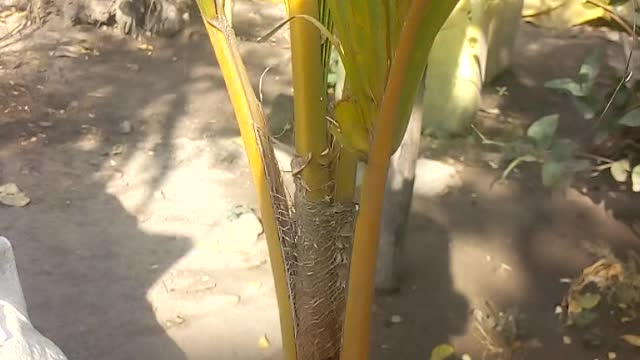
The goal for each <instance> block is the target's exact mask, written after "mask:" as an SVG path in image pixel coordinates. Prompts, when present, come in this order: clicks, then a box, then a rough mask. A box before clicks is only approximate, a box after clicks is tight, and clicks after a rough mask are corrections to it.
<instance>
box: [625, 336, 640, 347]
mask: <svg viewBox="0 0 640 360" xmlns="http://www.w3.org/2000/svg"><path fill="white" fill-rule="evenodd" d="M622 339H623V340H624V341H626V342H628V343H629V344H631V345H633V346H637V347H640V335H632V334H626V335H622Z"/></svg>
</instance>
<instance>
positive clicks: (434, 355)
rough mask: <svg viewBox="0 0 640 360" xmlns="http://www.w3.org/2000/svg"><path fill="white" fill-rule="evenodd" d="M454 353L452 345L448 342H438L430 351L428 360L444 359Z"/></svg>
mask: <svg viewBox="0 0 640 360" xmlns="http://www.w3.org/2000/svg"><path fill="white" fill-rule="evenodd" d="M454 353H455V350H454V349H453V346H451V345H449V344H440V345H438V346H436V347H435V348H434V349H433V350H432V351H431V357H430V360H446V359H448V358H450V357H451V356H452V355H453V354H454Z"/></svg>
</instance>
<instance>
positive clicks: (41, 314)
mask: <svg viewBox="0 0 640 360" xmlns="http://www.w3.org/2000/svg"><path fill="white" fill-rule="evenodd" d="M236 10H237V13H238V15H237V17H236V19H237V23H236V25H237V26H238V33H239V35H240V36H241V37H243V38H244V39H246V40H245V41H243V42H242V52H243V54H244V55H245V60H246V61H247V66H248V69H249V71H250V73H251V78H252V79H253V81H254V82H255V85H256V88H257V82H258V79H259V77H260V74H261V73H262V72H263V70H264V69H265V68H267V67H269V66H271V69H270V70H269V72H268V73H267V75H266V76H265V82H264V86H263V96H264V107H265V109H266V111H267V113H268V114H269V115H270V118H271V119H272V121H273V123H274V131H278V132H280V130H283V129H285V124H287V122H290V120H291V119H290V117H291V115H290V106H291V105H290V100H291V97H290V95H291V92H290V77H289V75H288V73H289V56H288V48H287V39H286V34H285V33H282V34H281V35H278V36H276V37H275V38H274V39H273V40H272V41H270V42H268V43H266V44H257V43H255V42H254V41H252V40H253V39H255V38H256V36H258V35H260V34H263V33H265V32H266V31H267V29H270V28H271V26H272V25H273V24H275V23H276V22H277V21H278V20H279V19H281V18H282V9H281V8H278V7H274V6H272V5H269V6H265V5H263V4H259V3H254V2H251V1H245V2H240V3H239V4H238V8H237V9H236ZM78 44H80V45H83V48H82V49H85V51H88V52H87V53H82V54H79V55H78V56H77V57H74V56H75V55H71V57H69V55H64V54H65V52H67V53H71V54H78V48H77V45H78ZM142 45H144V46H142ZM0 46H2V49H1V50H0V51H1V57H0V183H6V182H15V183H17V184H18V186H20V187H21V188H22V189H23V190H24V191H25V192H26V193H27V194H28V195H29V196H30V197H31V199H32V202H31V204H29V205H28V206H27V207H24V208H9V207H0V233H2V235H4V236H7V237H8V238H9V239H10V240H11V241H12V242H13V244H14V246H15V251H16V256H17V261H18V266H19V271H20V274H21V276H22V281H23V285H24V290H25V295H26V297H27V302H28V305H29V308H30V315H31V317H32V319H33V322H34V324H35V325H36V327H38V328H39V329H40V330H42V331H43V332H44V333H45V334H47V336H50V337H51V338H52V339H53V340H54V341H55V342H56V343H58V344H59V345H60V347H61V348H62V349H63V350H64V351H65V352H66V353H67V355H68V356H69V358H70V359H96V360H100V359H104V360H107V359H109V360H114V359H115V360H119V359H123V360H127V359H185V360H186V359H189V360H193V359H211V358H215V359H276V358H278V355H279V347H280V340H279V330H278V320H277V310H276V305H275V297H274V292H273V284H272V281H271V279H270V268H269V264H268V258H267V253H266V247H265V244H264V239H263V237H262V236H261V235H260V225H259V223H258V222H257V220H256V219H255V217H254V216H253V215H251V214H252V212H251V208H255V196H254V193H253V189H252V186H251V183H250V176H249V173H248V171H247V169H246V161H245V159H244V154H243V150H242V148H241V145H240V143H239V141H238V131H237V130H236V125H235V122H234V120H233V118H232V111H231V108H230V105H229V101H228V97H227V95H226V92H225V89H224V84H223V81H222V79H221V75H220V72H219V69H218V68H217V66H216V64H215V60H213V58H212V55H211V50H210V48H209V45H208V41H207V39H206V38H205V37H204V34H203V33H202V31H201V29H200V27H199V26H197V25H194V26H193V27H191V28H190V29H189V30H187V31H186V32H185V34H183V35H181V36H180V37H178V38H175V39H171V40H150V41H148V42H146V41H144V40H140V41H134V40H131V39H122V38H120V37H118V36H116V35H114V34H113V33H112V32H111V31H109V30H96V29H93V28H74V29H73V30H67V29H64V30H63V29H62V28H61V25H60V24H58V23H56V22H55V21H53V22H50V23H49V24H47V25H46V26H45V27H44V28H43V29H40V30H38V31H32V32H27V33H25V35H24V36H23V37H22V38H19V39H17V40H16V41H11V42H9V43H7V42H3V43H2V45H0ZM593 46H606V48H607V49H608V55H609V56H610V57H611V58H613V59H620V58H623V53H622V51H621V50H620V47H619V46H618V45H617V44H615V43H612V42H610V41H608V40H606V37H605V36H604V35H603V34H602V33H600V32H598V31H592V30H585V29H581V30H579V31H572V32H566V33H550V32H545V31H542V30H538V29H535V28H532V27H530V26H524V27H523V29H522V31H521V36H520V39H519V42H518V47H517V50H516V54H517V55H516V63H515V65H514V69H513V71H512V72H511V73H509V74H506V75H505V76H504V77H502V78H501V79H499V80H498V81H497V82H496V84H492V85H491V86H487V89H486V90H485V92H486V97H485V104H484V107H485V109H489V108H491V109H493V108H498V109H499V110H500V113H501V115H500V116H491V117H488V118H483V119H482V126H483V128H485V129H487V131H488V132H489V133H491V129H492V127H495V128H504V127H505V126H514V127H516V128H517V127H521V126H523V124H528V123H530V122H532V121H533V120H535V119H537V118H538V117H539V116H541V115H545V114H548V113H551V112H558V113H560V114H561V117H562V119H561V124H562V125H561V131H562V132H563V133H565V134H575V133H580V132H581V131H582V129H584V126H583V123H581V121H582V120H580V119H579V116H578V114H577V113H576V112H575V110H573V108H572V107H571V105H570V104H569V103H568V102H567V101H566V99H565V98H563V97H560V96H558V95H555V94H553V93H552V92H550V91H548V90H546V89H544V87H543V83H544V81H546V80H549V79H553V78H557V77H563V76H570V75H573V74H574V73H575V72H576V70H577V68H578V66H579V64H580V63H581V61H582V55H583V54H585V53H586V52H587V50H588V49H589V48H591V47H593ZM61 54H62V55H64V56H62V55H61ZM616 61H617V60H616ZM620 62H624V59H622V60H620V61H617V63H620ZM607 71H612V70H611V69H608V70H607ZM496 86H506V87H507V89H508V94H506V95H498V94H497V93H498V91H497V90H496V89H495V87H496ZM285 130H286V129H285ZM481 150H482V151H481ZM424 154H425V155H424V156H425V157H429V158H435V159H437V160H439V161H441V164H444V165H447V166H449V167H448V168H447V169H449V170H448V171H449V174H450V176H451V177H452V178H453V179H455V181H452V183H453V184H455V185H454V186H452V188H451V189H450V190H449V191H448V192H447V193H446V194H437V195H434V194H427V193H426V192H423V191H422V190H421V189H422V188H421V187H420V186H418V188H417V190H416V193H415V199H414V206H413V209H412V213H411V219H410V229H409V231H408V236H409V237H408V239H407V244H406V249H405V257H406V263H405V265H404V269H403V274H404V279H403V280H404V281H403V287H402V290H401V291H400V292H399V293H397V294H392V295H380V296H378V298H377V301H376V307H375V309H374V312H375V332H374V337H375V341H374V344H373V346H374V351H373V358H374V359H423V358H426V357H427V356H428V354H429V353H430V351H431V349H432V348H433V347H434V346H435V345H437V344H439V343H442V342H447V341H451V342H452V343H453V344H454V345H455V346H456V348H458V349H459V350H460V351H461V352H468V353H469V354H470V355H471V356H472V358H473V359H479V358H481V356H482V353H483V351H484V350H485V348H486V346H485V345H486V344H484V345H483V344H482V343H481V342H480V341H478V340H477V337H476V335H475V331H474V320H473V315H472V311H473V309H474V308H477V307H478V306H482V305H483V304H484V302H485V301H490V302H491V303H493V304H495V306H496V308H499V309H506V308H508V307H511V306H517V307H518V308H519V309H520V312H521V313H522V314H523V316H525V317H526V319H527V320H526V321H525V322H524V323H525V325H526V327H527V328H528V330H529V331H528V332H529V333H530V336H531V337H533V338H537V339H539V341H540V343H541V345H542V346H540V347H539V348H536V349H532V350H528V351H527V352H525V353H523V354H522V357H521V358H524V359H540V358H548V359H593V358H597V357H599V358H606V357H604V356H606V352H608V351H612V350H614V351H616V352H618V353H619V354H620V355H619V356H620V358H625V359H626V358H634V356H637V354H634V353H629V354H626V353H627V352H631V349H629V348H624V347H623V348H618V347H616V348H614V349H612V348H610V347H608V346H606V345H603V346H601V347H599V348H596V349H587V348H585V347H584V346H583V345H582V344H581V341H579V340H578V339H576V340H575V341H573V342H572V344H570V345H565V344H563V339H562V336H563V334H562V333H561V331H560V328H559V322H558V320H557V316H556V315H555V314H554V308H555V306H556V305H557V304H558V303H559V302H560V301H561V299H562V296H563V295H564V294H565V293H566V289H567V285H566V284H563V283H562V282H560V279H562V278H567V277H573V276H576V275H577V274H578V273H579V272H580V270H581V269H582V268H584V267H585V266H587V265H589V264H590V263H591V262H592V261H593V257H592V255H590V253H589V251H588V247H585V246H584V243H591V244H606V245H608V246H610V247H612V248H613V249H614V250H618V249H628V248H637V244H638V240H639V239H638V235H637V233H636V232H637V229H638V227H637V226H638V221H639V219H638V217H639V216H640V212H639V211H638V205H637V204H638V201H637V200H638V195H635V194H631V193H630V192H628V191H627V190H621V189H620V188H619V187H618V185H616V184H613V183H612V182H610V181H609V179H608V178H607V177H606V176H603V177H602V178H596V179H590V180H580V181H578V182H577V184H578V185H576V186H575V187H574V188H573V189H571V190H570V191H569V192H568V193H566V194H551V193H549V192H548V191H547V190H545V189H543V188H542V187H541V185H540V180H539V173H538V172H536V171H535V169H528V168H525V169H523V170H522V171H520V172H518V173H517V174H515V176H514V177H513V178H512V179H511V180H510V181H508V182H507V183H506V184H497V185H495V186H493V187H491V186H490V185H491V183H492V182H493V180H494V179H495V177H496V176H498V175H499V174H500V170H499V169H495V168H494V167H492V166H491V164H490V162H491V161H492V160H493V159H495V157H496V156H495V155H496V154H492V153H490V152H488V150H487V149H486V148H484V147H482V146H480V145H478V144H477V143H475V142H471V141H468V140H458V141H457V142H455V143H454V145H446V146H445V145H441V144H435V145H434V143H432V142H428V143H427V145H426V146H425V149H424ZM282 155H283V156H286V154H282ZM444 165H443V166H444ZM419 169H420V167H419ZM451 170H452V171H451ZM417 176H418V177H419V179H422V180H420V181H429V180H425V179H428V177H429V176H433V174H431V173H428V172H424V171H423V172H421V173H419V174H417ZM634 229H635V230H634ZM394 315H399V316H400V318H401V321H398V317H397V316H396V317H394ZM392 318H393V320H394V321H391V320H392ZM398 322H399V323H398ZM262 337H266V339H268V341H266V342H265V341H264V339H262V341H261V338H262ZM259 343H260V344H262V345H259ZM267 343H268V344H267ZM267 345H268V346H267ZM603 354H605V355H604V356H603Z"/></svg>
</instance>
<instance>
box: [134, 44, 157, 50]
mask: <svg viewBox="0 0 640 360" xmlns="http://www.w3.org/2000/svg"><path fill="white" fill-rule="evenodd" d="M137 47H138V50H142V51H153V45H151V44H144V43H143V44H139V45H138V46H137Z"/></svg>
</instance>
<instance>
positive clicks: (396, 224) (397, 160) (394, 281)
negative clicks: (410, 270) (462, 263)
mask: <svg viewBox="0 0 640 360" xmlns="http://www.w3.org/2000/svg"><path fill="white" fill-rule="evenodd" d="M421 130H422V119H421V112H420V111H413V113H412V114H411V119H410V121H409V125H408V127H407V132H406V133H405V135H404V139H403V140H402V143H401V144H400V148H399V149H398V150H397V151H396V153H395V154H394V155H393V156H392V157H391V163H390V165H389V173H388V176H387V185H386V187H385V192H384V207H383V210H382V222H381V225H380V240H379V246H378V260H377V265H376V289H377V290H379V291H385V292H391V291H395V290H397V289H398V287H399V285H400V282H399V263H400V260H399V257H400V253H401V250H402V245H403V242H404V237H405V231H406V228H407V222H408V219H409V211H410V209H411V198H412V195H413V182H414V178H415V170H416V161H417V160H418V155H419V150H420V137H421Z"/></svg>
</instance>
